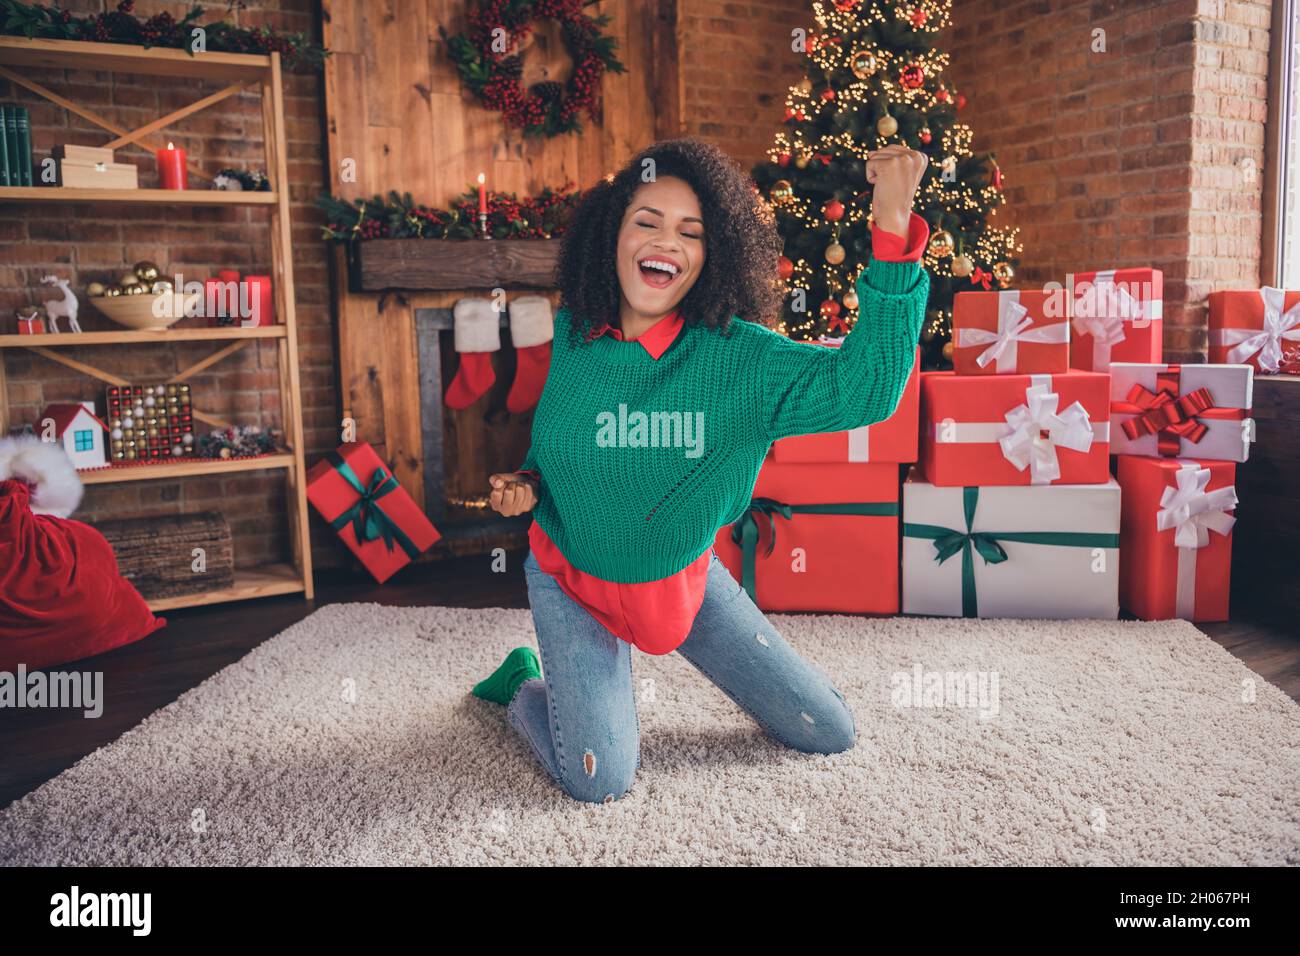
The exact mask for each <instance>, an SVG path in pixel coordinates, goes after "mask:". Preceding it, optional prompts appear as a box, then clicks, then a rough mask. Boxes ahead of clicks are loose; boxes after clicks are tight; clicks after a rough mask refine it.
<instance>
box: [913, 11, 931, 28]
mask: <svg viewBox="0 0 1300 956" xmlns="http://www.w3.org/2000/svg"><path fill="white" fill-rule="evenodd" d="M929 18H930V15H929V14H928V13H926V12H925V11H924V10H913V11H912V16H911V18H910V19H911V21H912V26H914V27H916V28H917V29H918V30H919V29H920V28H921V27H923V26H925V21H926V20H928V19H929Z"/></svg>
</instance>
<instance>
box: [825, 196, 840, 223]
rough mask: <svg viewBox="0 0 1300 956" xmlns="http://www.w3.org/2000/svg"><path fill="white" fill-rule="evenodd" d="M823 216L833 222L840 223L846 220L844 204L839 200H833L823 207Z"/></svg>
mask: <svg viewBox="0 0 1300 956" xmlns="http://www.w3.org/2000/svg"><path fill="white" fill-rule="evenodd" d="M822 215H823V216H825V217H826V218H827V219H829V220H830V221H831V222H839V221H840V220H841V219H843V218H844V203H842V202H840V201H839V200H838V199H832V200H831V201H830V202H828V203H827V204H826V205H824V206H822Z"/></svg>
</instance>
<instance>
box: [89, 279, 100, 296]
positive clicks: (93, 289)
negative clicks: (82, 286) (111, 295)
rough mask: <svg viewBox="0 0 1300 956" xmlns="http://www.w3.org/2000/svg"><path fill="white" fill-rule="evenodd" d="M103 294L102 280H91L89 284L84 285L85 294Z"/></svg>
mask: <svg viewBox="0 0 1300 956" xmlns="http://www.w3.org/2000/svg"><path fill="white" fill-rule="evenodd" d="M103 294H104V283H102V282H92V283H91V284H90V285H88V286H86V295H89V296H100V295H103Z"/></svg>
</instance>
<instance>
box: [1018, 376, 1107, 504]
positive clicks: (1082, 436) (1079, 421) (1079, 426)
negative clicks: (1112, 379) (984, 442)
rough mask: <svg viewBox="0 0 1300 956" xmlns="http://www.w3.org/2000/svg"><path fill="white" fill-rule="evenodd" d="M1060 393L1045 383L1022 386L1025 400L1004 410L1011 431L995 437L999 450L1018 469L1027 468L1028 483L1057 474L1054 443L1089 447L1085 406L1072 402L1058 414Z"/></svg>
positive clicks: (1045, 481) (1073, 447) (1079, 448)
mask: <svg viewBox="0 0 1300 956" xmlns="http://www.w3.org/2000/svg"><path fill="white" fill-rule="evenodd" d="M1060 400H1061V397H1060V396H1059V395H1058V394H1057V393H1056V392H1053V391H1051V387H1050V386H1048V385H1030V386H1029V387H1028V388H1027V389H1025V404H1023V405H1017V406H1016V407H1015V408H1013V409H1011V411H1009V412H1007V414H1006V419H1007V424H1008V425H1010V426H1011V431H1010V432H1009V433H1008V434H1006V435H1003V436H1002V437H1001V438H999V439H998V444H1000V445H1001V446H1002V454H1003V455H1004V456H1005V457H1006V459H1007V461H1009V462H1011V464H1013V465H1015V466H1016V469H1017V470H1018V471H1024V470H1025V468H1028V469H1029V481H1030V484H1035V485H1044V484H1050V483H1051V482H1053V481H1055V480H1056V479H1057V478H1060V477H1061V463H1060V462H1059V461H1058V460H1057V457H1056V447H1057V446H1058V445H1060V446H1061V447H1062V448H1069V449H1071V450H1073V451H1087V450H1088V449H1089V448H1091V447H1092V440H1093V437H1094V436H1093V430H1092V422H1090V421H1089V420H1088V410H1087V409H1086V408H1084V407H1083V405H1082V404H1080V403H1079V402H1075V403H1074V404H1073V405H1071V406H1070V407H1069V408H1067V409H1065V411H1063V412H1061V413H1060V414H1059V415H1058V414H1057V412H1056V407H1057V405H1059V404H1060Z"/></svg>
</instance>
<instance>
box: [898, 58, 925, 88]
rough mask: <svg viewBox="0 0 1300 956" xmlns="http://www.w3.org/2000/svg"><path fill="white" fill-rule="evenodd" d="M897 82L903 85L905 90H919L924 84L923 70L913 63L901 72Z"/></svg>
mask: <svg viewBox="0 0 1300 956" xmlns="http://www.w3.org/2000/svg"><path fill="white" fill-rule="evenodd" d="M898 81H899V82H900V83H902V84H903V87H904V88H905V89H909V90H919V89H920V88H921V85H922V84H923V83H925V70H923V69H921V66H920V64H917V63H913V64H912V65H911V66H909V67H907V68H906V69H904V70H903V72H902V74H901V75H900V76H899V78H898Z"/></svg>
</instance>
